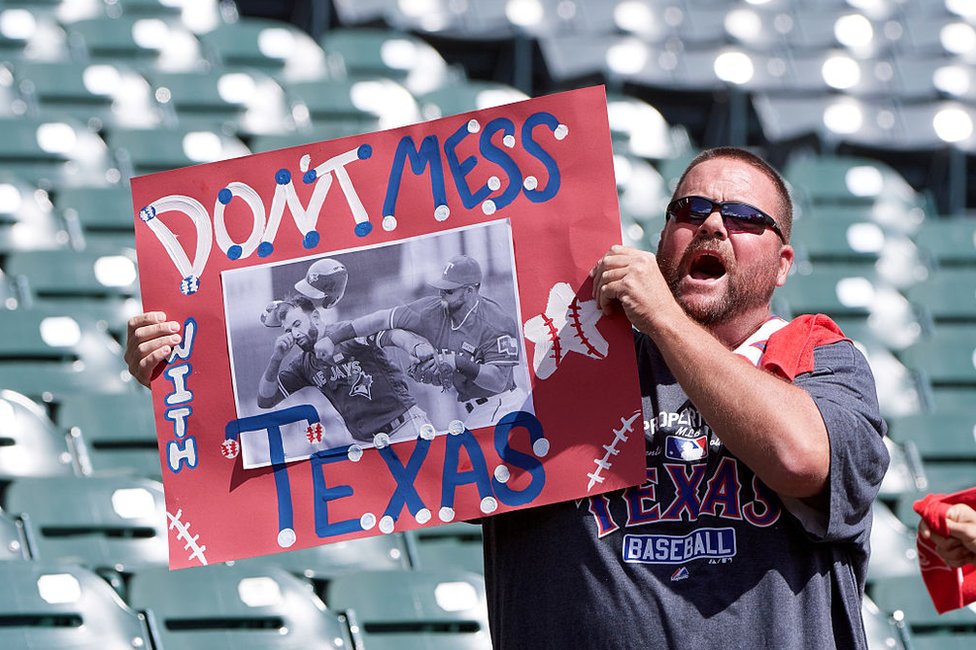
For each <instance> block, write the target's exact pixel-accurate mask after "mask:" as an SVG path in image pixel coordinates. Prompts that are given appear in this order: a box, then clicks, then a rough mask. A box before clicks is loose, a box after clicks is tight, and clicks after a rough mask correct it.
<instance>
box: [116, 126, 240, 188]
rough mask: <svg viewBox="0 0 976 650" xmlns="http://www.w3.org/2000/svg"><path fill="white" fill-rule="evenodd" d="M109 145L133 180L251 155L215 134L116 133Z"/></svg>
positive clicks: (232, 140) (237, 143)
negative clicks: (135, 177) (137, 177)
mask: <svg viewBox="0 0 976 650" xmlns="http://www.w3.org/2000/svg"><path fill="white" fill-rule="evenodd" d="M108 142H109V145H110V146H111V147H112V151H113V152H114V153H115V156H116V158H117V159H118V161H119V165H120V167H121V168H122V169H123V171H124V172H125V174H126V176H127V177H130V178H131V177H132V176H140V175H142V174H152V173H155V172H161V171H167V170H170V169H177V168H179V167H188V166H190V165H196V164H199V163H205V162H214V161H216V160H225V159H227V158H236V157H238V156H246V155H248V154H249V153H250V151H249V150H248V148H247V147H246V146H245V145H244V143H243V142H241V141H240V140H239V139H237V138H236V137H233V136H228V135H224V134H222V133H218V132H215V131H213V130H194V129H115V130H113V131H112V133H110V134H109V136H108Z"/></svg>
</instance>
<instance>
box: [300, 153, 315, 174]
mask: <svg viewBox="0 0 976 650" xmlns="http://www.w3.org/2000/svg"><path fill="white" fill-rule="evenodd" d="M311 162H312V157H311V156H310V155H308V154H305V155H304V156H302V159H301V160H300V161H298V168H299V169H301V170H302V173H304V172H307V171H308V166H309V164H310V163H311Z"/></svg>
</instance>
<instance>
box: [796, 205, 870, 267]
mask: <svg viewBox="0 0 976 650" xmlns="http://www.w3.org/2000/svg"><path fill="white" fill-rule="evenodd" d="M885 240H886V233H885V231H884V230H883V229H882V228H881V226H879V225H878V224H876V223H874V222H871V221H852V220H850V219H848V218H847V217H846V216H844V215H840V216H833V215H831V216H827V215H823V216H818V217H817V218H815V219H813V218H810V219H808V218H799V219H796V220H795V221H794V222H793V237H792V241H793V245H794V246H795V247H796V248H797V249H798V253H799V254H800V255H802V256H803V257H804V258H805V259H808V260H810V261H811V262H813V263H814V264H815V265H816V264H817V263H818V262H828V263H831V262H832V263H837V262H841V263H854V264H858V263H866V262H871V263H873V262H876V261H877V260H878V258H879V257H880V256H881V253H882V251H883V250H884V247H885Z"/></svg>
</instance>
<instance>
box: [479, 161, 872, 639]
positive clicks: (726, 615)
mask: <svg viewBox="0 0 976 650" xmlns="http://www.w3.org/2000/svg"><path fill="white" fill-rule="evenodd" d="M674 198H675V200H674V201H673V202H672V203H671V204H670V206H669V208H668V213H667V221H666V223H665V226H664V228H663V230H662V233H661V237H660V244H659V249H658V255H657V257H656V258H655V256H654V255H652V254H650V253H646V252H642V251H638V250H634V249H629V248H624V247H621V246H614V247H613V248H611V249H610V251H609V252H608V253H607V254H606V255H605V256H604V257H603V258H602V259H601V260H600V261H599V262H598V264H597V265H596V267H595V268H594V269H593V271H592V276H593V294H594V297H595V299H596V300H597V301H598V304H599V306H600V307H601V308H602V309H604V310H606V311H609V310H612V309H623V311H624V312H625V313H626V314H627V316H628V318H629V319H630V321H631V323H632V324H633V325H634V327H635V328H636V329H637V330H638V331H637V332H636V333H635V339H636V348H637V355H638V368H639V374H640V383H641V392H642V396H643V407H644V413H645V419H646V424H645V435H646V445H647V480H646V482H645V483H644V484H643V485H641V486H637V487H633V488H629V489H627V490H623V491H619V492H614V493H610V494H606V495H600V496H596V497H591V498H590V499H589V500H583V501H581V502H580V503H575V502H567V503H561V504H555V505H552V506H544V507H541V508H536V509H530V510H524V511H517V512H513V513H506V514H503V515H499V516H496V517H490V518H487V519H485V520H484V532H485V564H486V566H485V568H486V576H485V577H486V583H487V588H488V605H489V612H490V622H491V633H492V639H493V642H494V643H495V647H496V648H498V649H500V650H507V649H509V648H533V649H541V648H553V649H562V648H570V647H572V648H600V649H601V650H606V649H612V648H655V647H660V648H720V647H721V648H750V649H751V648H816V649H818V650H821V649H824V648H865V647H866V639H865V634H864V630H863V625H862V622H861V598H862V594H863V586H864V578H865V572H866V568H867V558H868V540H869V535H870V525H871V519H870V508H871V502H872V501H873V499H874V497H875V495H876V494H877V490H878V487H879V485H880V482H881V479H882V477H883V475H884V473H885V470H886V468H887V464H888V457H887V453H886V451H885V447H884V444H883V441H882V436H883V434H884V430H885V429H884V423H883V421H882V419H881V417H880V415H879V412H878V405H877V397H876V394H875V388H874V381H873V378H872V376H871V373H870V370H869V368H868V366H867V363H866V361H865V359H864V357H863V356H862V355H861V354H860V353H858V352H857V350H856V349H855V348H854V346H853V345H852V344H851V343H850V341H847V340H845V339H843V337H842V335H840V334H839V331H838V330H836V328H835V326H833V324H832V323H831V322H830V321H829V319H826V318H825V317H818V318H801V319H797V320H796V321H794V322H792V323H789V324H787V323H785V322H784V321H782V320H780V319H777V318H774V317H772V316H771V314H770V310H769V306H770V299H771V296H772V294H773V290H774V289H775V288H776V287H777V286H780V285H782V284H783V283H784V282H785V281H786V276H787V272H788V271H789V269H790V266H791V264H792V261H793V249H792V248H791V247H790V246H789V243H788V242H789V233H790V226H791V204H790V198H789V194H788V192H787V189H786V187H785V185H784V184H783V182H782V180H781V179H780V177H779V175H778V174H777V173H776V172H775V171H774V170H773V169H772V168H771V167H769V166H768V165H767V164H766V163H765V162H764V161H762V160H761V159H759V158H757V157H755V156H753V155H752V154H750V153H748V152H746V151H744V150H740V149H731V148H721V149H715V150H709V151H706V152H704V153H702V154H700V155H699V156H698V157H697V158H695V160H693V161H692V163H691V164H690V166H689V168H688V169H687V170H686V172H685V174H684V176H683V177H682V178H681V179H680V181H679V183H678V186H677V189H676V191H675V195H674ZM753 206H754V207H753ZM567 408H571V405H567Z"/></svg>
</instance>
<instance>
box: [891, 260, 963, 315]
mask: <svg viewBox="0 0 976 650" xmlns="http://www.w3.org/2000/svg"><path fill="white" fill-rule="evenodd" d="M905 295H906V296H907V297H908V299H909V300H911V301H912V302H913V303H915V304H916V305H918V306H919V307H920V308H921V309H923V310H925V314H926V315H927V316H928V317H930V318H931V319H932V320H934V321H935V322H936V323H949V324H951V323H959V324H963V323H969V324H972V323H976V267H973V268H943V269H938V270H933V271H932V272H931V273H930V274H929V277H928V279H927V280H926V281H925V282H922V283H919V284H917V285H916V286H914V287H911V288H909V289H906V291H905Z"/></svg>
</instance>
